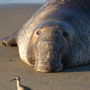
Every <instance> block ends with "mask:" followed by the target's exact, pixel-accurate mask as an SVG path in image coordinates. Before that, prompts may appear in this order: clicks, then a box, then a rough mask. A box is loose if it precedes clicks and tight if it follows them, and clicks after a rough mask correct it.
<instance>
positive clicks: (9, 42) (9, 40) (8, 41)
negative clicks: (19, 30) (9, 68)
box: [0, 34, 17, 46]
mask: <svg viewBox="0 0 90 90" xmlns="http://www.w3.org/2000/svg"><path fill="white" fill-rule="evenodd" d="M0 46H17V44H16V40H15V37H14V35H13V34H12V35H10V36H7V37H5V38H3V39H1V41H0Z"/></svg>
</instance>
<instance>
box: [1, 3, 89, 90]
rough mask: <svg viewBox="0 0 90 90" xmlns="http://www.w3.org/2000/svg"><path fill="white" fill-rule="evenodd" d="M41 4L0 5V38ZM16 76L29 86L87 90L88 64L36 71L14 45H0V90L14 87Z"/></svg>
mask: <svg viewBox="0 0 90 90" xmlns="http://www.w3.org/2000/svg"><path fill="white" fill-rule="evenodd" d="M40 6H41V5H29V4H25V5H24V4H22V5H19V4H18V5H15V4H12V5H0V39H1V38H3V37H5V36H7V35H10V34H11V33H13V32H14V31H16V30H17V29H19V27H21V26H22V25H23V24H24V23H25V22H26V21H27V20H28V19H29V18H30V17H31V16H32V14H33V13H34V12H35V11H36V10H37V9H38V8H39V7H40ZM16 76H20V77H21V82H22V84H23V85H26V86H28V87H29V88H31V89H32V90H90V65H88V66H80V67H76V68H69V69H64V70H63V71H62V72H58V73H39V72H36V71H34V70H33V68H31V67H29V66H28V65H26V64H25V63H23V62H22V61H21V60H20V57H19V53H18V48H17V47H1V46H0V90H17V89H16V81H15V82H11V83H10V82H9V81H10V80H11V79H13V78H15V77H16Z"/></svg>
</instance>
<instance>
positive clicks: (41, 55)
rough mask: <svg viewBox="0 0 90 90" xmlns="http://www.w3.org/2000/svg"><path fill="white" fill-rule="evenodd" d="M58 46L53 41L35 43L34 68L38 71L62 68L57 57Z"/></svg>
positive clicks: (54, 70)
mask: <svg viewBox="0 0 90 90" xmlns="http://www.w3.org/2000/svg"><path fill="white" fill-rule="evenodd" d="M59 51H60V46H58V44H57V43H55V42H54V41H40V42H39V43H38V45H37V53H36V56H35V60H36V61H35V65H34V69H35V70H36V71H39V72H52V71H53V72H56V71H60V70H62V67H63V65H62V64H61V59H60V58H59Z"/></svg>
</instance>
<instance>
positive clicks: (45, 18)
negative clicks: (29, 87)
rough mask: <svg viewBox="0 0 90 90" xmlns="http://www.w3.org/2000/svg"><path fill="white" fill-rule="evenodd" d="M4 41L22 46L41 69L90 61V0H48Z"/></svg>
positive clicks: (25, 58) (29, 60) (27, 60)
mask: <svg viewBox="0 0 90 90" xmlns="http://www.w3.org/2000/svg"><path fill="white" fill-rule="evenodd" d="M1 45H5V46H14V45H17V46H18V48H19V54H20V58H21V60H22V61H24V62H25V63H26V64H28V65H30V66H33V68H34V70H36V71H39V72H55V71H61V70H62V69H63V67H66V68H67V67H75V66H79V65H87V64H90V55H89V54H90V0H49V1H47V2H46V3H45V4H44V5H43V6H42V7H41V8H40V9H39V10H38V11H37V12H36V13H35V14H34V15H33V16H32V18H31V19H30V20H29V21H28V22H27V23H25V24H24V25H23V26H22V27H21V28H20V29H19V30H17V31H16V32H15V33H13V34H12V35H10V36H8V37H6V38H4V39H3V40H2V41H1Z"/></svg>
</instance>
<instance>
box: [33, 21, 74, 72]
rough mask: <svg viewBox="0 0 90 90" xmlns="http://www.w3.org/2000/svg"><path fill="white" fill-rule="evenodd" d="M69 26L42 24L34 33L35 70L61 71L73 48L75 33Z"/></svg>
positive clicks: (48, 22)
mask: <svg viewBox="0 0 90 90" xmlns="http://www.w3.org/2000/svg"><path fill="white" fill-rule="evenodd" d="M69 29H71V28H70V27H69V26H68V25H67V24H64V23H62V22H58V21H46V22H43V23H41V24H40V25H39V26H38V27H37V28H36V29H35V31H34V34H33V36H32V38H33V40H32V44H34V49H33V51H34V56H35V64H34V69H35V70H36V71H39V72H50V71H60V70H62V68H63V63H62V59H63V57H64V56H65V55H66V54H68V53H69V52H70V50H69V48H70V46H73V45H72V43H73V41H74V33H73V32H70V30H69Z"/></svg>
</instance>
